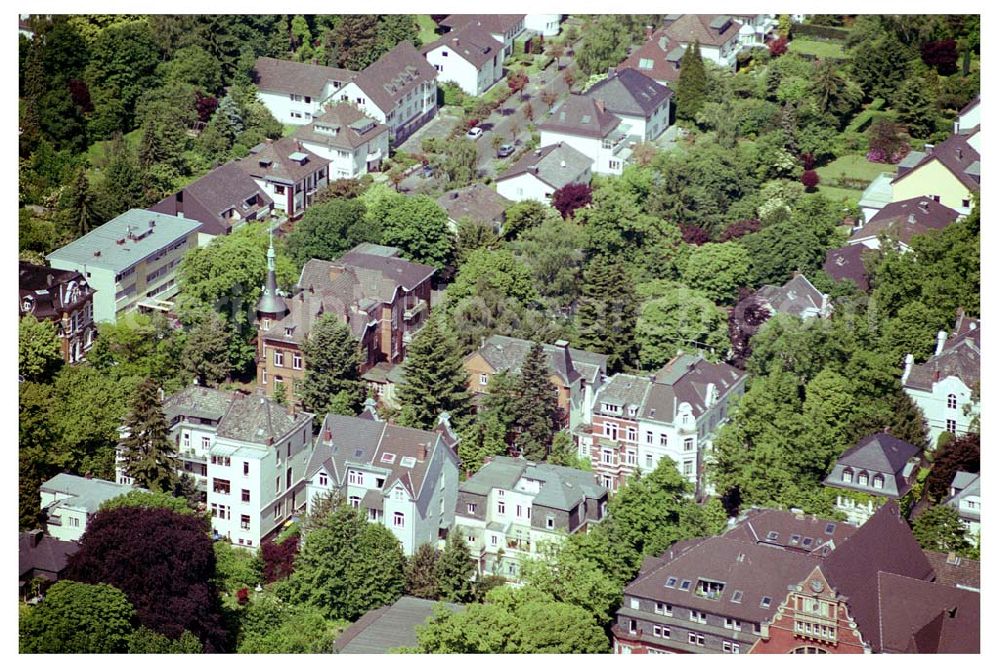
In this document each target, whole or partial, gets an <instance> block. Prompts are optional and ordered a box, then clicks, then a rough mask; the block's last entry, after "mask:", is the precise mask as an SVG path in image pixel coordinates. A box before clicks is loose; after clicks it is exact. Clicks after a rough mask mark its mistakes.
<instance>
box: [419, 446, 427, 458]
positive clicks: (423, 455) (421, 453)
mask: <svg viewBox="0 0 1000 666" xmlns="http://www.w3.org/2000/svg"><path fill="white" fill-rule="evenodd" d="M417 460H418V461H420V462H424V461H425V460H427V444H421V445H419V446H418V447H417Z"/></svg>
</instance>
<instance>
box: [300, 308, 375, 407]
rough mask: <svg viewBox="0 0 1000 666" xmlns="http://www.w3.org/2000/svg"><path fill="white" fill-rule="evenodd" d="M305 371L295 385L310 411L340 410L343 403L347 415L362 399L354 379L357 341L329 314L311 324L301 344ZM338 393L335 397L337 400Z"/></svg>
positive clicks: (362, 388)
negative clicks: (307, 334)
mask: <svg viewBox="0 0 1000 666" xmlns="http://www.w3.org/2000/svg"><path fill="white" fill-rule="evenodd" d="M302 351H303V352H304V353H305V363H306V373H305V377H304V378H303V380H302V382H301V383H300V384H299V386H298V391H299V396H300V397H301V398H302V404H303V405H304V406H305V408H306V409H307V410H308V411H310V412H313V413H314V414H324V413H326V412H328V411H331V410H332V411H334V412H335V413H341V412H342V411H343V407H344V406H345V405H346V406H347V407H348V411H350V413H351V414H355V413H357V408H358V407H359V406H360V404H361V400H362V399H363V398H364V387H363V386H362V385H361V382H360V380H359V379H358V362H359V360H360V359H359V354H358V343H357V341H355V340H354V338H353V337H352V336H351V332H350V330H348V328H347V326H346V325H345V324H343V323H342V322H340V321H339V320H338V319H337V318H336V317H334V316H333V315H331V314H324V315H323V316H322V317H320V318H319V320H318V321H317V322H316V324H315V325H314V326H313V329H312V332H311V333H310V334H309V339H308V340H306V343H305V344H304V345H303V346H302ZM338 396H339V399H337V398H338Z"/></svg>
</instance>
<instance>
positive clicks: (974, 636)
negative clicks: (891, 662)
mask: <svg viewBox="0 0 1000 666" xmlns="http://www.w3.org/2000/svg"><path fill="white" fill-rule="evenodd" d="M875 586H876V587H877V589H878V619H879V624H878V638H877V644H878V646H879V649H878V650H877V651H878V652H883V653H897V654H898V653H925V654H926V653H932V654H939V653H940V654H978V653H979V642H980V639H979V617H980V616H979V604H980V595H979V593H978V592H971V591H969V590H962V589H959V588H957V587H951V586H948V585H940V584H938V583H929V582H926V581H922V580H915V579H913V578H907V577H906V576H900V575H896V574H892V573H888V572H884V571H880V572H879V573H878V577H877V580H876V581H875ZM866 638H867V636H866Z"/></svg>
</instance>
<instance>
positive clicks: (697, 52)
mask: <svg viewBox="0 0 1000 666" xmlns="http://www.w3.org/2000/svg"><path fill="white" fill-rule="evenodd" d="M707 96H708V75H707V74H706V73H705V62H704V61H703V60H702V59H701V45H700V44H699V43H698V41H697V40H695V42H694V43H693V44H688V47H687V49H686V50H685V51H684V55H683V56H682V57H681V74H680V77H679V78H678V79H677V91H676V94H675V99H676V102H675V103H676V105H677V117H678V118H679V119H681V120H690V121H693V120H694V119H695V117H696V116H697V115H698V113H699V112H700V111H701V108H702V106H704V104H705V100H706V98H707Z"/></svg>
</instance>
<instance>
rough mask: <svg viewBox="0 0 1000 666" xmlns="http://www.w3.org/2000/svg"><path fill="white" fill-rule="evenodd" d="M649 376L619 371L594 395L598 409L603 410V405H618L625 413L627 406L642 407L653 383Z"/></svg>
mask: <svg viewBox="0 0 1000 666" xmlns="http://www.w3.org/2000/svg"><path fill="white" fill-rule="evenodd" d="M652 383H653V382H652V381H650V379H649V377H639V376H637V375H628V374H625V373H618V374H616V375H613V376H612V377H611V378H610V379H609V380H608V381H607V382H606V383H605V384H604V386H602V387H601V388H600V389H599V390H598V391H597V395H596V396H595V397H594V405H595V409H596V410H601V409H602V408H601V405H603V404H605V403H607V404H609V405H617V406H619V407H621V408H622V414H625V412H626V408H627V407H629V406H634V407H636V408H637V409H641V408H642V406H643V405H644V404H645V403H646V395H647V394H648V393H649V387H650V386H651V385H652Z"/></svg>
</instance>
